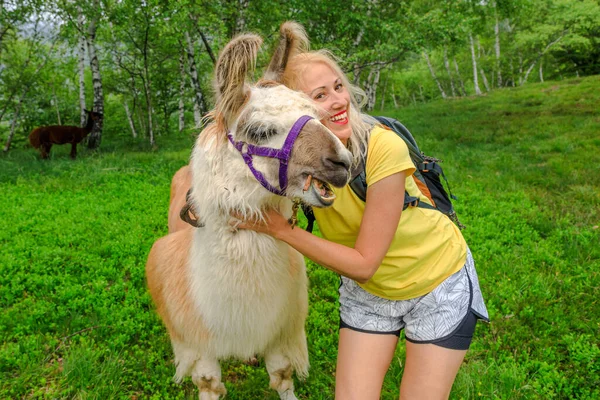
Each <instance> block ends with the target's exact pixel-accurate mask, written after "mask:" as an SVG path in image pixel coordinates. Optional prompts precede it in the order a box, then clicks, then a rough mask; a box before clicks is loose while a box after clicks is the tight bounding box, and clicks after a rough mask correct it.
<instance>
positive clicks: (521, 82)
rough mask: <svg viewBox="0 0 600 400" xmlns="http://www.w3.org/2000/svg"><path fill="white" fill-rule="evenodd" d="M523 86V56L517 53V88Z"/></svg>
mask: <svg viewBox="0 0 600 400" xmlns="http://www.w3.org/2000/svg"><path fill="white" fill-rule="evenodd" d="M522 84H523V56H522V55H521V52H519V86H521V85H522Z"/></svg>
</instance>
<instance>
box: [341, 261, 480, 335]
mask: <svg viewBox="0 0 600 400" xmlns="http://www.w3.org/2000/svg"><path fill="white" fill-rule="evenodd" d="M469 311H471V312H472V313H473V314H474V315H475V317H477V318H479V319H483V320H484V321H489V317H488V312H487V309H486V307H485V303H484V301H483V296H482V295H481V289H480V288H479V279H478V278H477V272H476V271H475V264H474V262H473V256H472V255H471V251H470V250H469V249H467V261H466V262H465V265H464V267H463V268H461V269H460V270H459V271H458V272H456V273H454V274H452V275H450V276H449V277H448V278H446V280H445V281H443V282H442V283H440V284H439V286H437V287H436V288H435V289H434V290H433V291H431V292H430V293H428V294H426V295H423V296H420V297H417V298H414V299H410V300H388V299H383V298H381V297H378V296H375V295H373V294H371V293H369V292H367V291H365V290H364V289H363V288H361V287H360V286H358V284H357V283H356V282H354V281H353V280H352V279H349V278H346V277H342V283H341V285H340V320H341V324H342V326H343V327H348V328H350V329H353V330H356V331H359V332H366V333H384V334H385V333H389V334H396V335H399V334H400V331H401V330H402V329H406V330H405V335H406V338H407V340H410V341H411V342H415V343H434V342H438V341H441V340H444V339H447V338H448V337H451V336H452V335H453V334H454V333H455V332H456V331H458V330H459V328H460V327H461V325H463V321H466V319H467V317H468V316H469Z"/></svg>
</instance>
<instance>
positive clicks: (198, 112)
mask: <svg viewBox="0 0 600 400" xmlns="http://www.w3.org/2000/svg"><path fill="white" fill-rule="evenodd" d="M185 39H186V40H187V45H188V46H187V56H188V67H189V68H190V78H191V80H192V87H193V88H194V122H195V123H196V127H200V126H201V125H202V113H204V111H205V107H204V96H203V95H202V91H201V90H200V82H199V81H198V70H197V69H196V59H195V56H194V44H193V42H192V39H191V37H190V34H189V33H188V32H186V33H185Z"/></svg>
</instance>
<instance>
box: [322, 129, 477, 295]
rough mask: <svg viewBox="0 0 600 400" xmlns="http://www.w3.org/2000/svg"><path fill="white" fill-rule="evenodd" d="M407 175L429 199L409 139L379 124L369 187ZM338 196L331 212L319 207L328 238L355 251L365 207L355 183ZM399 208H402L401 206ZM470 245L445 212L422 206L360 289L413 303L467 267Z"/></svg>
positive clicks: (411, 187) (413, 188)
mask: <svg viewBox="0 0 600 400" xmlns="http://www.w3.org/2000/svg"><path fill="white" fill-rule="evenodd" d="M400 171H406V174H407V177H406V190H407V191H408V193H409V194H410V195H411V196H418V197H419V198H422V199H426V197H425V196H424V195H423V194H422V193H421V192H420V191H419V188H418V187H417V185H416V183H415V182H414V179H413V177H412V174H413V173H414V171H415V168H414V164H413V163H412V161H411V159H410V155H409V152H408V148H407V147H406V144H405V143H404V141H403V140H402V139H401V138H400V137H398V136H397V135H396V134H395V133H394V132H392V131H389V130H387V129H383V128H381V127H378V126H376V127H375V128H373V130H372V131H371V136H370V138H369V145H368V151H367V166H366V172H367V185H369V186H370V185H373V184H374V183H375V182H377V181H379V180H381V179H383V178H385V177H387V176H390V175H392V174H395V173H398V172H400ZM334 192H335V194H336V196H337V198H336V200H335V202H334V203H333V205H332V206H331V207H329V208H325V209H321V208H314V209H313V211H314V214H315V218H316V220H317V223H318V224H319V229H320V230H321V233H322V234H323V237H324V238H325V239H327V240H330V241H332V242H336V243H340V244H343V245H345V246H348V247H354V245H355V243H356V239H357V237H358V232H359V230H360V224H361V220H362V216H363V213H364V210H365V203H364V202H363V201H362V200H360V199H359V198H358V197H357V196H356V194H354V192H353V191H352V189H351V188H350V186H349V185H346V186H344V187H343V188H340V189H338V188H335V189H334ZM398 207H402V205H401V204H399V205H398ZM466 257H467V244H466V242H465V240H464V238H463V236H462V234H461V233H460V230H459V229H458V227H457V226H456V225H455V224H454V223H453V222H452V221H450V219H449V218H448V217H447V216H445V215H444V214H443V213H441V212H439V211H437V210H429V209H424V208H418V207H408V208H407V209H406V210H404V211H403V212H402V216H401V217H400V222H399V223H398V229H396V234H395V235H394V239H393V240H392V243H391V245H390V248H389V250H388V252H387V254H386V255H385V257H384V259H383V262H382V263H381V265H380V267H379V269H378V270H377V272H376V273H375V275H374V276H373V277H372V278H371V279H370V280H369V281H368V282H367V283H365V284H360V286H361V287H362V288H363V289H365V290H366V291H368V292H370V293H372V294H374V295H376V296H379V297H383V298H386V299H391V300H407V299H412V298H415V297H418V296H422V295H424V294H427V293H429V292H431V291H432V290H433V289H434V288H435V287H436V286H438V285H439V284H440V283H441V282H442V281H443V280H444V279H446V278H447V277H448V276H450V275H452V274H453V273H455V272H456V271H458V270H459V269H460V268H461V267H462V266H463V265H464V263H465V260H466Z"/></svg>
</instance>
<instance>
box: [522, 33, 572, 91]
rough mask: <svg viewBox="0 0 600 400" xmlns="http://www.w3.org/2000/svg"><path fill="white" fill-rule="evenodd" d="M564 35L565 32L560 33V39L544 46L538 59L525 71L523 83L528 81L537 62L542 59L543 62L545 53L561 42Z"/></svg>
mask: <svg viewBox="0 0 600 400" xmlns="http://www.w3.org/2000/svg"><path fill="white" fill-rule="evenodd" d="M563 37H564V33H563V34H562V35H560V36H559V37H558V39H556V40H554V41H552V42H550V43H548V45H547V46H546V47H545V48H544V50H542V51H541V52H540V53H539V54H538V55H537V57H536V59H535V60H534V61H533V62H532V63H531V65H530V66H529V68H528V69H527V72H526V73H525V77H523V79H522V80H521V85H524V84H525V82H527V78H529V74H530V73H531V71H532V70H533V67H535V64H536V63H537V62H538V61H540V63H541V59H542V57H543V56H544V54H546V52H547V51H548V50H550V47H552V46H554V45H555V44H556V43H558V42H560V41H561V39H562V38H563ZM521 64H522V63H521ZM540 68H541V66H540Z"/></svg>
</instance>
